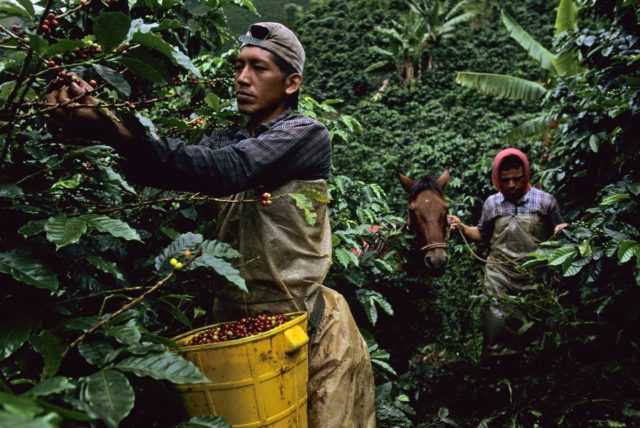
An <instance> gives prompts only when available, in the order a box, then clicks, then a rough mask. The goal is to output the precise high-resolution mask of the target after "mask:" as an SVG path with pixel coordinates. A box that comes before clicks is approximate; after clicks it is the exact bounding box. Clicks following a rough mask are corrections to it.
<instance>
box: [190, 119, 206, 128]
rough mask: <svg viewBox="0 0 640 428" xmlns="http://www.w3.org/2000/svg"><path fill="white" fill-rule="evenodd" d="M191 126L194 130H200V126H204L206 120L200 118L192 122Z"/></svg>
mask: <svg viewBox="0 0 640 428" xmlns="http://www.w3.org/2000/svg"><path fill="white" fill-rule="evenodd" d="M191 126H192V127H194V128H198V127H200V126H204V119H203V118H201V117H198V118H196V119H194V120H193V122H191Z"/></svg>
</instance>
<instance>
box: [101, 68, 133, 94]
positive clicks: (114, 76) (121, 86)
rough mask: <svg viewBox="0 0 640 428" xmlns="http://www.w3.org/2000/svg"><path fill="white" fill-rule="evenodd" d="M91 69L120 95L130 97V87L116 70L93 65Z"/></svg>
mask: <svg viewBox="0 0 640 428" xmlns="http://www.w3.org/2000/svg"><path fill="white" fill-rule="evenodd" d="M93 69H94V70H95V71H96V73H98V74H99V75H100V77H102V78H103V79H104V80H105V81H106V82H108V83H109V84H110V85H111V86H113V87H114V88H115V89H116V90H117V91H118V92H120V93H121V94H122V95H124V96H125V97H127V98H128V97H129V96H130V95H131V85H129V82H127V81H126V80H125V78H124V77H122V75H121V74H120V73H118V72H117V71H116V70H114V69H113V68H109V67H105V66H104V65H100V64H93Z"/></svg>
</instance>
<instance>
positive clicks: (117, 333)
mask: <svg viewBox="0 0 640 428" xmlns="http://www.w3.org/2000/svg"><path fill="white" fill-rule="evenodd" d="M104 332H105V334H106V335H107V336H111V337H113V338H115V339H116V340H117V341H118V342H120V343H122V344H124V345H137V344H139V343H140V338H141V337H142V332H141V331H140V327H138V323H137V322H136V320H135V319H131V320H129V321H127V323H126V324H121V325H115V326H112V325H110V326H107V327H105V328H104Z"/></svg>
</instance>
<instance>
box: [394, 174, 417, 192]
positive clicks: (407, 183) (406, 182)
mask: <svg viewBox="0 0 640 428" xmlns="http://www.w3.org/2000/svg"><path fill="white" fill-rule="evenodd" d="M398 178H399V179H400V183H401V184H402V187H404V190H406V191H407V193H409V192H411V189H412V188H413V185H414V184H415V181H414V180H412V179H411V178H409V177H407V176H406V175H404V174H402V173H398Z"/></svg>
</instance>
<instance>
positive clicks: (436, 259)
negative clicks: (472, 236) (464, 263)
mask: <svg viewBox="0 0 640 428" xmlns="http://www.w3.org/2000/svg"><path fill="white" fill-rule="evenodd" d="M423 260H424V265H425V266H426V267H427V269H428V271H429V274H430V275H431V276H442V275H443V274H444V271H445V270H446V267H447V253H446V251H444V250H442V249H438V250H435V251H427V252H426V253H425V255H424V259H423Z"/></svg>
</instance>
